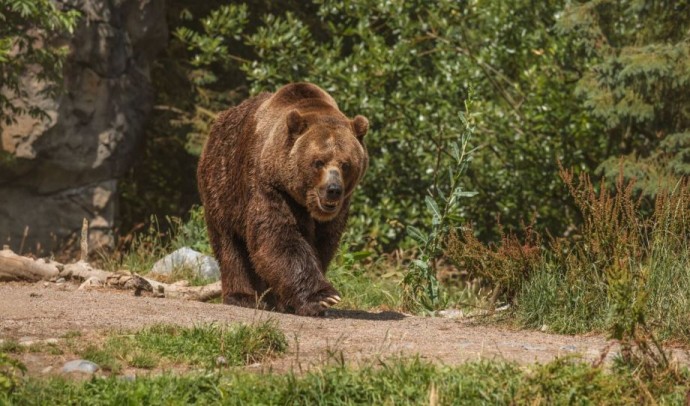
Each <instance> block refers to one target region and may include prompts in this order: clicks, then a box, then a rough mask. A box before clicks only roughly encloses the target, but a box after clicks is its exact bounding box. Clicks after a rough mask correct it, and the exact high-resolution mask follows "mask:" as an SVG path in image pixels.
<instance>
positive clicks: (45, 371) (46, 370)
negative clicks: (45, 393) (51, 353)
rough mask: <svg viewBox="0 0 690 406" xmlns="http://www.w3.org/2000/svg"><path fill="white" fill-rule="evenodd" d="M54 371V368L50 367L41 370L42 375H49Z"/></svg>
mask: <svg viewBox="0 0 690 406" xmlns="http://www.w3.org/2000/svg"><path fill="white" fill-rule="evenodd" d="M52 370H53V367H52V366H50V365H49V366H47V367H45V368H43V369H42V370H41V373H42V374H47V373H49V372H50V371H52Z"/></svg>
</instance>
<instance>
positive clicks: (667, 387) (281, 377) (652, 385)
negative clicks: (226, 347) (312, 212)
mask: <svg viewBox="0 0 690 406" xmlns="http://www.w3.org/2000/svg"><path fill="white" fill-rule="evenodd" d="M689 378H690V376H689V375H688V371H683V372H681V373H680V374H679V375H678V376H676V377H668V376H665V377H661V378H659V379H657V380H654V381H643V380H640V379H639V378H638V377H637V376H636V375H635V374H634V371H632V370H631V369H628V368H624V367H623V368H614V369H613V370H611V371H607V370H605V369H602V368H598V367H593V366H591V365H589V364H585V363H581V362H579V361H577V360H575V359H561V360H556V361H553V362H551V363H548V364H545V365H532V366H527V367H523V366H519V365H517V364H513V363H507V362H497V361H479V362H474V363H467V364H463V365H459V366H454V367H447V366H436V365H433V364H430V363H427V362H423V361H420V360H418V359H413V360H388V361H380V362H379V363H377V365H376V366H364V367H362V368H352V367H347V366H342V365H340V366H335V367H333V366H332V367H328V368H325V369H321V370H316V371H312V372H308V373H306V374H304V375H299V376H298V375H295V374H293V373H288V374H253V373H248V372H244V371H241V370H224V371H221V372H213V373H203V374H198V373H196V374H188V375H184V376H179V375H172V374H163V375H158V376H148V377H147V376H143V377H137V379H136V380H135V381H125V380H121V379H118V378H115V377H110V378H105V379H94V380H91V381H87V382H73V381H65V380H63V379H59V378H53V379H49V380H45V381H41V380H35V379H29V380H27V381H24V382H23V383H22V384H21V385H19V386H18V387H17V388H15V391H14V392H12V393H5V394H4V398H3V394H2V393H0V403H1V402H2V401H3V400H4V401H6V402H7V403H10V404H51V403H52V404H73V403H81V402H88V403H89V404H147V405H158V404H165V405H184V404H192V403H194V404H219V403H222V404H230V405H245V404H341V405H351V404H352V405H354V404H412V405H428V404H430V403H431V404H492V405H493V404H496V405H501V404H505V405H508V404H530V405H551V404H598V405H628V404H640V403H643V404H644V403H648V404H653V403H658V404H682V403H683V402H684V401H685V397H686V394H687V383H688V379H689ZM432 399H433V401H430V400H432Z"/></svg>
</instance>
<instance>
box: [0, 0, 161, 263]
mask: <svg viewBox="0 0 690 406" xmlns="http://www.w3.org/2000/svg"><path fill="white" fill-rule="evenodd" d="M59 2H61V3H63V4H64V5H65V6H67V7H74V8H77V9H79V10H81V11H82V18H81V20H80V23H79V25H78V27H77V29H76V30H75V31H74V35H73V36H72V37H71V38H69V39H67V40H68V41H69V45H70V49H71V52H70V55H69V57H68V59H67V61H66V63H65V68H64V92H63V93H62V94H61V95H60V96H59V97H58V98H57V99H46V98H45V97H44V96H42V94H41V90H42V89H43V86H45V85H44V84H42V83H36V82H30V81H28V80H27V81H26V82H25V83H24V84H23V85H24V87H25V88H26V89H27V93H28V94H29V100H27V101H26V102H28V103H30V104H31V105H37V106H39V107H41V108H42V109H43V110H45V111H46V113H47V117H46V118H33V117H30V116H28V115H27V116H22V117H18V118H17V121H16V123H14V124H12V125H5V124H0V134H2V151H4V155H10V160H9V163H8V162H0V242H1V243H3V244H9V245H10V247H11V248H12V249H13V250H16V251H19V248H20V246H21V247H22V250H23V252H24V253H26V252H34V253H46V252H50V251H52V250H53V249H55V248H56V246H58V244H60V243H62V242H64V241H65V239H66V238H68V237H70V236H73V235H77V234H78V232H79V230H80V228H81V224H82V220H83V219H84V218H87V219H88V220H89V224H90V230H89V231H90V232H89V240H90V247H91V248H92V249H95V248H98V247H101V246H104V245H110V244H112V242H113V240H112V238H113V237H112V229H113V223H114V220H115V215H116V209H117V181H118V179H119V178H120V177H121V176H122V175H123V174H124V173H125V171H127V169H128V168H129V167H130V165H131V163H132V161H133V159H134V158H135V156H136V150H137V148H138V146H139V145H141V142H142V137H143V134H144V124H145V121H146V119H147V116H148V114H149V112H150V110H151V108H152V104H153V91H152V86H151V80H150V77H149V72H150V65H151V63H152V62H153V58H154V57H155V55H156V53H157V52H158V51H159V50H161V49H162V48H163V47H164V46H165V44H166V41H167V37H168V32H167V26H166V21H165V3H164V0H115V1H106V0H61V1H59ZM2 151H0V152H2ZM0 158H1V156H0ZM5 160H6V159H5Z"/></svg>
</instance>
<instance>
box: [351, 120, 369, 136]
mask: <svg viewBox="0 0 690 406" xmlns="http://www.w3.org/2000/svg"><path fill="white" fill-rule="evenodd" d="M352 129H353V130H354V131H355V136H356V137H357V139H358V140H359V142H362V140H364V136H365V135H367V131H369V120H367V118H366V117H364V116H359V115H357V116H355V118H354V119H353V120H352Z"/></svg>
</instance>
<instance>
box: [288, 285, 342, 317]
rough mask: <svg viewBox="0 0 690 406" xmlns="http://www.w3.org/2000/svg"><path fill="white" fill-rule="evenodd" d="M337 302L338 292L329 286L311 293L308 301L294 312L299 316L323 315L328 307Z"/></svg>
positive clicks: (338, 299)
mask: <svg viewBox="0 0 690 406" xmlns="http://www.w3.org/2000/svg"><path fill="white" fill-rule="evenodd" d="M339 302H340V294H339V293H338V291H336V290H335V289H333V288H331V287H329V288H327V289H323V290H320V291H319V292H317V293H315V294H314V295H312V296H311V297H310V298H309V301H308V302H307V303H305V304H304V305H302V306H301V307H300V308H299V309H297V311H296V312H295V313H296V314H298V315H300V316H323V315H324V313H325V312H326V310H327V309H328V308H329V307H331V306H335V305H337V304H338V303H339Z"/></svg>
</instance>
